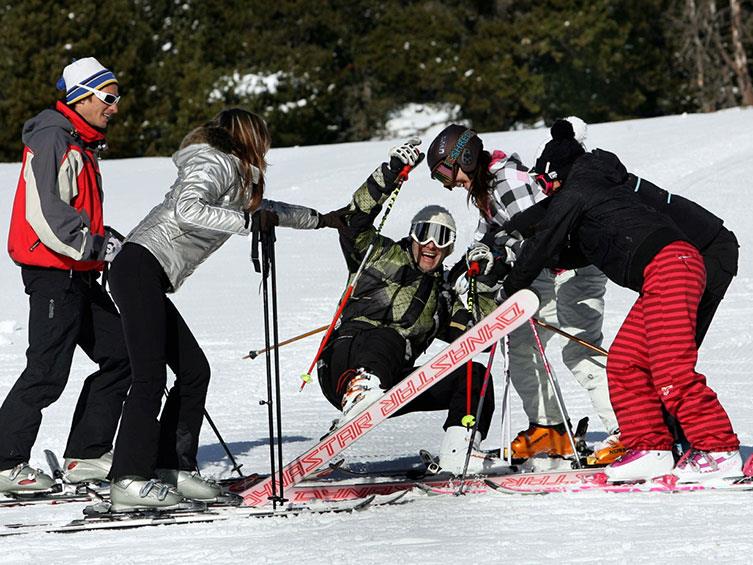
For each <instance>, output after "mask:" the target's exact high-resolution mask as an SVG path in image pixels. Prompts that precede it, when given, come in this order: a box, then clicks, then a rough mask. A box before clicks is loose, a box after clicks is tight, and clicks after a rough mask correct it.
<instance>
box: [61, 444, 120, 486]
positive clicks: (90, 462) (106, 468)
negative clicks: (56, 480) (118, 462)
mask: <svg viewBox="0 0 753 565" xmlns="http://www.w3.org/2000/svg"><path fill="white" fill-rule="evenodd" d="M110 467H112V452H111V451H108V452H107V453H105V454H104V455H102V456H101V457H97V458H95V459H78V458H75V457H66V459H65V463H64V466H63V480H64V481H65V482H66V483H70V484H75V483H95V482H103V481H107V475H108V474H109V473H110Z"/></svg>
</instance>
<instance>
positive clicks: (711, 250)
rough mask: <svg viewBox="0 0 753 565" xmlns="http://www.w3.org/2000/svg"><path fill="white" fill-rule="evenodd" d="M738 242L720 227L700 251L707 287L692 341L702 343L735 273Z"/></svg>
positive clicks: (733, 235)
mask: <svg viewBox="0 0 753 565" xmlns="http://www.w3.org/2000/svg"><path fill="white" fill-rule="evenodd" d="M739 248H740V245H739V244H738V242H737V238H736V237H735V234H734V233H732V232H731V231H730V230H728V229H727V228H725V227H723V226H722V229H721V230H719V233H718V234H717V235H716V237H715V238H714V239H713V240H712V241H711V243H709V244H708V245H707V246H706V247H705V248H704V249H702V250H701V255H703V263H704V266H705V267H706V288H705V290H704V291H703V295H702V296H701V301H700V303H699V304H698V318H697V322H696V332H695V341H696V345H698V347H700V346H701V344H702V343H703V339H704V338H705V337H706V332H707V331H708V329H709V326H710V325H711V320H713V319H714V314H716V309H717V308H718V307H719V303H720V302H721V301H722V299H723V298H724V295H725V293H726V292H727V288H728V287H729V285H730V283H732V279H733V278H734V277H735V276H736V275H737V262H738V257H739V251H738V250H739Z"/></svg>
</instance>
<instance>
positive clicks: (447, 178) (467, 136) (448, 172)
mask: <svg viewBox="0 0 753 565" xmlns="http://www.w3.org/2000/svg"><path fill="white" fill-rule="evenodd" d="M475 136H476V132H475V131H473V130H472V129H467V130H465V131H464V132H463V134H462V135H461V136H460V137H459V138H458V140H457V141H456V142H455V145H454V147H453V148H452V150H451V151H450V153H449V154H448V155H447V157H445V158H444V159H443V160H442V161H440V162H439V163H437V164H436V165H434V168H433V169H432V170H431V178H433V179H434V180H438V181H439V182H441V183H442V185H443V186H444V187H445V188H446V189H448V190H452V189H453V188H454V187H455V185H456V184H457V177H458V167H459V166H458V164H457V162H458V159H459V158H460V156H461V155H462V154H463V150H464V149H465V146H466V145H468V142H469V141H470V140H471V139H473V138H474V137H475Z"/></svg>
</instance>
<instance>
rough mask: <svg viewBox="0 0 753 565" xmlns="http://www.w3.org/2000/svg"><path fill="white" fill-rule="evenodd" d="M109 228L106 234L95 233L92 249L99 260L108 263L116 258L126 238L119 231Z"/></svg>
mask: <svg viewBox="0 0 753 565" xmlns="http://www.w3.org/2000/svg"><path fill="white" fill-rule="evenodd" d="M110 230H111V228H107V229H106V230H105V234H104V235H94V236H92V237H93V238H94V241H93V244H92V250H93V252H94V256H95V258H96V260H97V261H106V262H108V263H110V262H112V260H113V259H115V256H116V255H117V254H118V253H120V250H121V248H122V247H123V243H121V242H122V241H123V239H125V238H124V237H123V236H122V235H121V234H119V233H118V232H117V231H115V230H112V231H110Z"/></svg>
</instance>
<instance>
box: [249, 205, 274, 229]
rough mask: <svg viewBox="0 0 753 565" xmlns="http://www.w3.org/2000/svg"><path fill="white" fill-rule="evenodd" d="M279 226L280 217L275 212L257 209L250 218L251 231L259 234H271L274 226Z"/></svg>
mask: <svg viewBox="0 0 753 565" xmlns="http://www.w3.org/2000/svg"><path fill="white" fill-rule="evenodd" d="M279 225H280V217H279V216H278V215H277V213H276V212H273V211H272V210H267V209H266V208H259V209H258V210H256V212H254V213H253V214H252V216H251V231H258V232H259V233H271V232H272V231H273V230H274V228H275V226H279Z"/></svg>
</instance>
